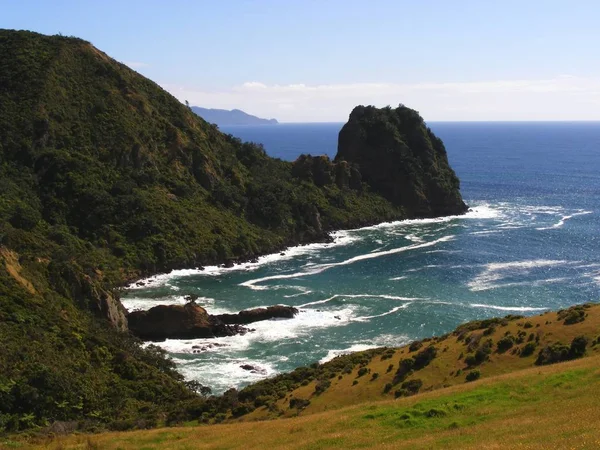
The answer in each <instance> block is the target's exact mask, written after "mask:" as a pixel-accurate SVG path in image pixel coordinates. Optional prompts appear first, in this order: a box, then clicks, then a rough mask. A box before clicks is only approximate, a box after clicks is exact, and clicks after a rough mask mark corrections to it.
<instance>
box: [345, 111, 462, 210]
mask: <svg viewBox="0 0 600 450" xmlns="http://www.w3.org/2000/svg"><path fill="white" fill-rule="evenodd" d="M341 161H348V162H349V163H353V164H356V165H358V167H359V170H360V174H361V175H362V180H363V181H364V182H366V183H367V184H368V185H369V186H370V187H371V189H372V190H373V191H375V192H376V193H378V194H380V195H382V196H383V197H385V198H387V199H388V200H389V201H391V202H392V203H394V204H395V205H397V206H401V207H403V208H405V210H406V212H407V213H408V215H409V216H412V217H435V216H445V215H453V214H462V213H464V212H466V210H467V206H466V205H465V203H464V202H463V200H462V197H461V195H460V191H459V187H460V183H459V180H458V177H457V176H456V174H455V173H454V171H453V170H452V168H451V167H450V165H449V164H448V157H447V154H446V149H445V148H444V144H443V143H442V141H441V140H440V139H439V138H438V137H436V136H435V135H434V134H433V132H432V131H431V130H430V129H429V128H428V127H427V126H426V125H425V122H424V121H423V119H422V118H421V116H420V115H419V113H417V112H416V111H414V110H412V109H410V108H407V107H405V106H403V105H400V106H399V107H398V108H396V109H392V108H390V107H387V108H382V109H378V108H375V107H374V106H357V107H356V108H354V110H353V111H352V113H351V114H350V118H349V120H348V123H346V124H345V125H344V127H343V128H342V130H341V131H340V135H339V140H338V153H337V155H336V157H335V162H336V163H339V162H341Z"/></svg>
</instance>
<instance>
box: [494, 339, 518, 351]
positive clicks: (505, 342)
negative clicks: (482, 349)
mask: <svg viewBox="0 0 600 450" xmlns="http://www.w3.org/2000/svg"><path fill="white" fill-rule="evenodd" d="M497 345H498V353H504V352H506V351H507V350H509V349H511V348H512V346H513V345H515V338H514V337H513V336H504V337H503V338H502V339H500V340H499V341H498V344H497Z"/></svg>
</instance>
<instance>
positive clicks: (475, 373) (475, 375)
mask: <svg viewBox="0 0 600 450" xmlns="http://www.w3.org/2000/svg"><path fill="white" fill-rule="evenodd" d="M479 378H481V372H480V371H479V370H477V369H475V370H471V371H470V372H469V373H468V374H467V376H466V377H465V379H466V380H467V381H469V382H470V381H475V380H479Z"/></svg>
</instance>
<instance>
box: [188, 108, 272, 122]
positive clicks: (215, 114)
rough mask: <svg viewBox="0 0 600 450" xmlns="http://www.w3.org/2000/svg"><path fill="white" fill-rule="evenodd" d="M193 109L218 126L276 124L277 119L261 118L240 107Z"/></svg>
mask: <svg viewBox="0 0 600 450" xmlns="http://www.w3.org/2000/svg"><path fill="white" fill-rule="evenodd" d="M191 108H192V111H194V112H195V113H196V114H198V115H199V116H200V117H202V118H203V119H204V120H206V121H207V122H208V123H214V124H217V125H218V126H231V125H276V124H277V123H278V122H277V120H275V119H261V118H260V117H256V116H253V115H252V114H248V113H246V112H244V111H241V110H239V109H232V110H231V111H229V110H227V109H212V108H201V107H200V106H192V107H191Z"/></svg>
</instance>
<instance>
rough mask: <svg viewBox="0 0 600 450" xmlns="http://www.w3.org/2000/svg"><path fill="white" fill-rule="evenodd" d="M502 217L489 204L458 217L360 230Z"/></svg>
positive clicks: (422, 220)
mask: <svg viewBox="0 0 600 450" xmlns="http://www.w3.org/2000/svg"><path fill="white" fill-rule="evenodd" d="M500 216H501V211H500V210H499V209H497V208H493V207H492V206H490V205H489V204H482V205H478V206H474V207H472V208H470V209H469V211H467V212H466V213H465V214H462V215H457V216H444V217H434V218H427V219H407V220H398V221H395V222H383V223H380V224H377V225H372V226H370V227H364V228H360V230H380V229H386V228H398V227H405V226H410V225H427V224H432V223H444V222H450V221H451V220H462V219H496V218H498V217H500Z"/></svg>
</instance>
